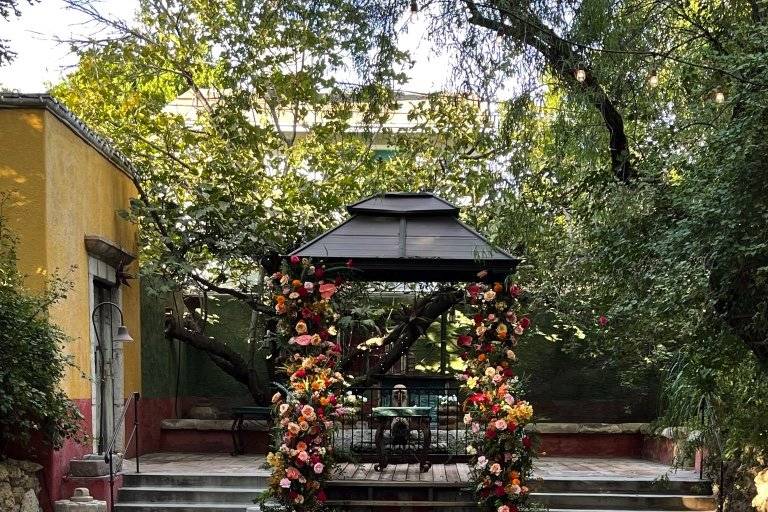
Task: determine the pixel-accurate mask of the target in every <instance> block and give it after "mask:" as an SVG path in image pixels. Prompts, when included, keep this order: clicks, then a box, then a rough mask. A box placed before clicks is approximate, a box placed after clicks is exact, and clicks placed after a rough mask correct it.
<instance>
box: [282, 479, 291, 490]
mask: <svg viewBox="0 0 768 512" xmlns="http://www.w3.org/2000/svg"><path fill="white" fill-rule="evenodd" d="M280 487H282V488H283V489H288V488H290V487H291V481H290V480H288V479H287V478H283V479H282V480H280Z"/></svg>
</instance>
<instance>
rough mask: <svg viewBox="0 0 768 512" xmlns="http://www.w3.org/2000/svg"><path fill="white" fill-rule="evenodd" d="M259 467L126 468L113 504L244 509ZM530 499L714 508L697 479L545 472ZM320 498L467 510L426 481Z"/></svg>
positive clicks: (460, 493)
mask: <svg viewBox="0 0 768 512" xmlns="http://www.w3.org/2000/svg"><path fill="white" fill-rule="evenodd" d="M267 481H268V476H267V475H262V474H251V475H233V474H221V473H219V474H166V473H162V474H161V473H142V474H135V473H127V474H125V475H124V486H123V487H122V488H121V489H120V491H119V494H118V500H117V504H116V506H115V512H172V511H173V512H246V511H257V510H259V509H258V506H257V505H256V504H255V503H254V500H255V499H256V498H257V497H258V495H259V493H261V492H262V491H263V490H264V489H265V488H266V487H267ZM532 487H533V492H532V496H531V500H532V502H534V503H536V504H539V505H541V506H543V507H545V508H548V509H549V510H550V512H588V511H598V512H609V511H610V512H616V511H621V512H624V511H626V512H682V511H714V510H715V509H716V508H717V506H716V503H715V499H714V497H713V496H712V490H711V486H709V485H708V484H707V483H705V482H701V481H698V480H660V481H655V480H650V479H642V478H621V477H615V478H614V477H606V478H597V477H591V478H589V479H584V478H565V477H561V478H549V479H547V480H539V481H536V482H534V483H533V485H532ZM328 497H329V502H328V505H329V507H331V508H336V509H338V510H343V511H347V512H395V511H397V512H411V511H412V512H430V511H438V510H443V509H444V510H445V511H450V512H470V511H472V512H475V511H477V504H476V503H475V502H474V501H473V500H472V497H471V495H470V494H469V493H468V492H467V491H465V490H463V489H461V488H459V487H458V486H457V485H455V484H443V485H441V484H437V483H434V482H392V481H350V480H337V481H332V482H329V487H328Z"/></svg>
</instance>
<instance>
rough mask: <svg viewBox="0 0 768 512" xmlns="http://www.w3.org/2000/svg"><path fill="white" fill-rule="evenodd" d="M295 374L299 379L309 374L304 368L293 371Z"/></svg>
mask: <svg viewBox="0 0 768 512" xmlns="http://www.w3.org/2000/svg"><path fill="white" fill-rule="evenodd" d="M293 376H294V377H296V378H297V379H303V378H304V377H306V376H307V370H305V369H304V368H299V369H298V370H296V371H295V372H293Z"/></svg>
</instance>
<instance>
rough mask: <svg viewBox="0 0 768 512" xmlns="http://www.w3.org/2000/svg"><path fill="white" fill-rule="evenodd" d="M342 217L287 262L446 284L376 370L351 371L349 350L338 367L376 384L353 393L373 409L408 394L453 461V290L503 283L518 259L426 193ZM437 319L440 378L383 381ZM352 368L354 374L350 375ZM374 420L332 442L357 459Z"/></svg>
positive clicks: (396, 335)
mask: <svg viewBox="0 0 768 512" xmlns="http://www.w3.org/2000/svg"><path fill="white" fill-rule="evenodd" d="M347 211H348V212H349V214H350V217H349V218H348V219H347V220H346V221H344V222H342V223H341V224H339V225H338V226H336V227H334V228H333V229H330V230H329V231H327V232H325V233H323V234H322V235H320V236H318V237H317V238H315V239H314V240H311V241H310V242H308V243H306V244H304V245H302V246H301V247H299V248H298V249H296V250H295V251H293V252H291V253H290V254H289V255H287V256H288V257H292V256H298V257H302V258H303V257H306V258H311V259H313V260H315V261H323V262H324V263H325V264H326V265H328V266H331V267H339V266H344V265H346V264H347V263H348V262H349V260H352V261H351V267H352V268H353V269H354V272H353V274H352V279H355V280H358V281H366V282H376V281H378V282H395V283H409V282H426V283H443V284H444V286H438V287H436V288H435V291H434V293H431V294H427V295H426V296H424V297H423V298H421V299H420V300H419V301H417V302H416V303H415V304H414V307H413V310H412V311H411V313H410V318H409V319H408V320H407V321H405V322H402V323H400V324H398V326H397V327H395V328H394V329H393V330H392V331H391V332H389V333H388V335H387V337H388V338H389V339H388V343H387V345H386V346H384V347H382V349H383V350H382V352H381V353H377V354H376V355H375V358H377V359H375V361H374V362H373V363H370V361H369V360H368V359H365V368H364V369H361V368H357V367H356V366H355V365H354V364H352V361H353V360H354V358H357V357H359V356H360V355H361V352H360V351H359V350H358V348H357V345H356V344H354V343H353V344H352V346H350V347H348V350H347V351H345V352H346V355H345V359H347V360H346V361H342V367H344V368H346V369H347V370H348V371H350V372H351V373H356V374H357V375H358V376H360V375H361V374H362V375H363V376H364V377H365V378H364V379H361V380H363V381H364V384H368V383H370V382H374V381H375V382H376V383H377V384H376V385H375V386H373V387H367V386H365V385H361V386H359V387H356V389H357V392H358V393H360V394H361V395H362V396H365V397H366V398H368V399H370V402H371V403H372V404H374V403H375V404H378V405H379V406H381V405H393V404H394V403H395V402H396V394H397V393H396V392H397V391H398V390H397V389H396V388H398V387H399V388H402V389H400V390H399V391H402V390H403V389H405V388H407V395H406V400H407V402H408V403H409V404H410V405H417V406H424V407H423V408H424V409H425V410H430V411H432V412H431V413H430V414H431V421H432V423H433V426H434V427H435V428H436V429H437V430H434V442H433V446H432V455H433V456H435V455H442V456H446V457H451V456H455V455H458V453H454V452H453V451H452V450H454V449H456V446H458V445H460V444H461V443H463V441H464V439H463V437H462V433H461V432H460V429H459V426H458V416H459V407H458V403H454V402H450V403H443V402H441V401H445V400H447V399H448V398H449V397H450V396H454V397H455V396H456V393H458V388H457V385H456V383H455V381H454V378H453V375H452V371H451V370H450V368H449V367H448V364H447V363H448V350H447V339H446V338H447V323H448V315H447V313H448V311H450V310H451V309H452V308H453V307H454V306H455V305H456V304H457V303H458V302H460V301H461V300H462V299H463V297H464V295H465V292H464V289H463V287H454V286H450V283H461V282H474V281H477V280H478V279H479V278H478V274H479V273H480V272H482V271H485V272H487V275H485V276H484V278H485V279H488V280H503V279H504V278H505V277H506V276H507V275H509V274H510V273H512V272H514V270H515V268H516V266H517V264H518V263H519V261H520V260H519V259H517V258H515V257H514V256H512V255H511V254H509V253H507V252H506V251H504V250H502V249H499V248H497V247H495V246H494V245H493V244H492V243H491V242H490V241H489V240H488V239H486V238H485V237H484V236H483V235H481V234H480V233H478V232H477V231H475V230H474V229H472V228H470V227H469V226H467V225H466V224H465V223H463V222H462V221H461V220H459V213H460V211H459V208H458V207H457V206H455V205H453V204H451V203H449V202H448V201H446V200H444V199H442V198H440V197H437V196H436V195H434V194H432V193H429V192H387V193H382V194H377V195H374V196H371V197H368V198H365V199H363V200H361V201H358V202H357V203H354V204H352V205H349V206H348V207H347ZM438 318H439V319H440V326H441V328H440V370H439V373H437V374H431V375H428V376H425V375H420V376H415V375H413V374H408V373H406V374H395V375H392V374H387V372H388V371H389V370H390V369H391V368H392V366H393V365H394V364H395V363H396V362H397V361H399V360H400V358H401V357H402V355H404V354H406V353H407V352H408V350H409V349H410V347H411V346H412V345H413V344H414V343H415V341H416V340H418V339H419V338H420V337H421V336H423V335H424V334H425V333H426V331H427V328H429V326H430V325H431V324H432V323H433V322H435V321H436V320H437V319H438ZM366 354H370V352H366ZM358 361H360V360H359V359H358ZM347 363H350V364H349V366H348V365H347ZM369 363H370V364H369ZM353 366H354V367H355V368H357V369H358V370H359V371H357V372H353V371H352V367H353ZM373 420H375V418H372V417H370V411H367V412H363V411H362V410H361V415H360V417H359V418H358V419H357V421H355V422H353V424H352V425H347V426H345V427H344V428H342V430H341V431H340V432H339V435H338V437H337V439H341V440H342V443H343V445H344V446H343V448H344V449H352V450H362V453H365V451H366V448H367V449H369V450H370V449H372V447H373V446H374V445H375V444H376V443H375V442H374V439H373V429H372V428H371V425H372V424H373V423H375V421H373ZM372 422H373V423H372ZM427 444H428V443H427ZM425 450H426V445H425ZM459 452H461V453H463V452H462V451H461V450H459Z"/></svg>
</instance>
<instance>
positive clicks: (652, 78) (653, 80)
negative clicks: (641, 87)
mask: <svg viewBox="0 0 768 512" xmlns="http://www.w3.org/2000/svg"><path fill="white" fill-rule="evenodd" d="M648 85H650V86H651V87H656V86H657V85H659V75H658V74H657V73H656V70H655V69H652V70H651V73H650V75H648Z"/></svg>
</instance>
